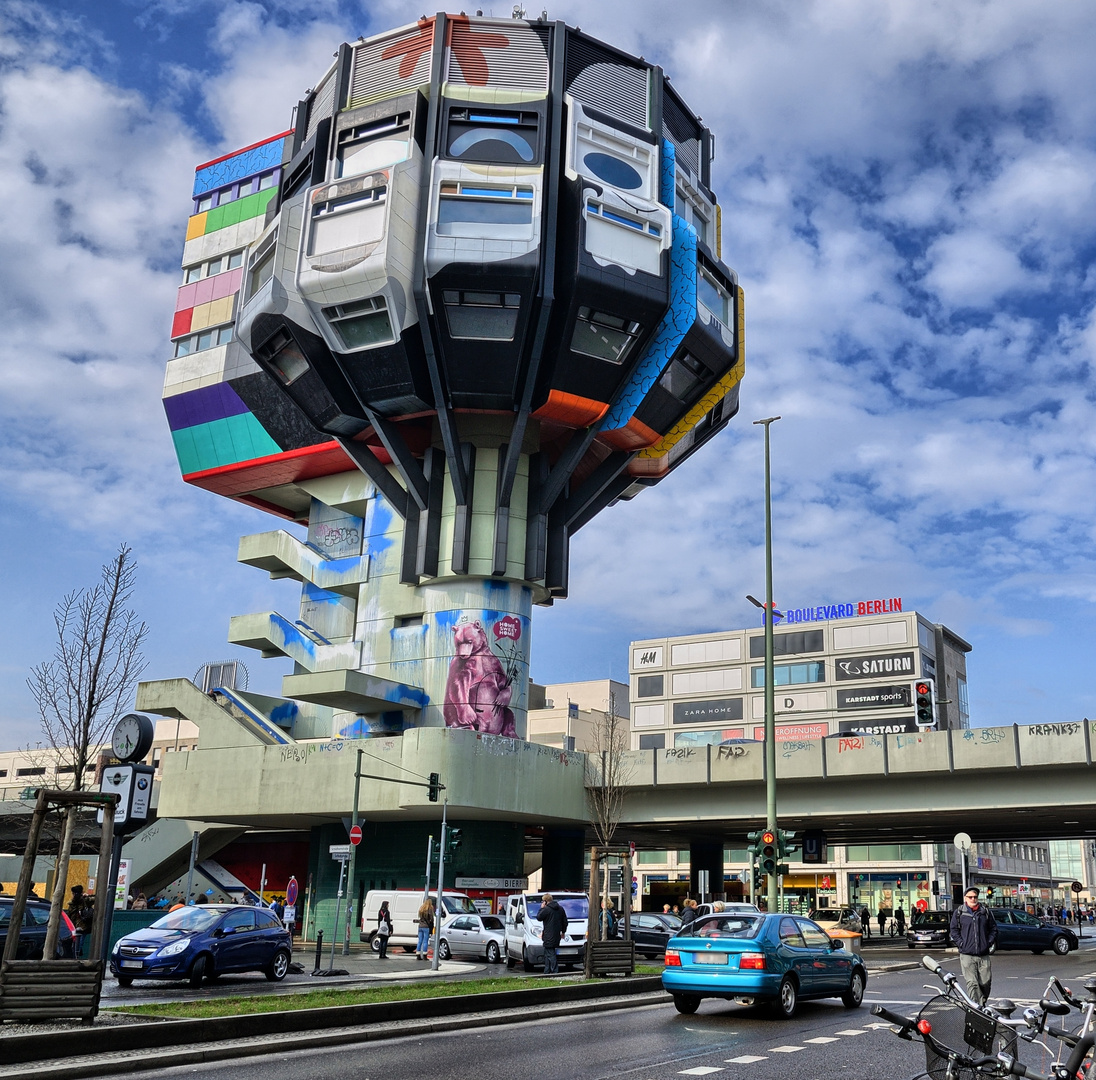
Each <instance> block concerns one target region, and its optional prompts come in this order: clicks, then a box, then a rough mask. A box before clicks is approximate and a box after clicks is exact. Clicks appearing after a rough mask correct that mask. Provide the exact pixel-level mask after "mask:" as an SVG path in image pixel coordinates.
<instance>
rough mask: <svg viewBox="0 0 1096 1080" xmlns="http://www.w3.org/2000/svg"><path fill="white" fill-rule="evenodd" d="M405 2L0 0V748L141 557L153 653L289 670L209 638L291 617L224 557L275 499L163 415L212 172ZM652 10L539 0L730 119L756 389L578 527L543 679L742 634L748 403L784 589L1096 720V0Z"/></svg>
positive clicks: (752, 569) (715, 124)
mask: <svg viewBox="0 0 1096 1080" xmlns="http://www.w3.org/2000/svg"><path fill="white" fill-rule="evenodd" d="M511 9H512V5H511V4H502V5H499V6H497V7H492V6H490V5H487V6H485V7H484V8H483V10H484V13H485V14H495V15H498V16H509V14H510V12H511ZM424 10H426V11H428V12H432V11H433V10H434V9H433V8H428V9H423V8H422V7H421V5H411V4H408V3H405V2H401V0H378V2H369V0H358V2H354V0H315V2H313V3H310V4H301V3H297V2H292V3H291V2H288V0H285V2H283V0H262V2H259V0H251V2H248V0H218V2H216V3H213V2H209V0H185V2H184V0H50V3H49V4H39V3H34V2H27V0H0V190H3V192H4V198H3V200H2V201H0V377H2V379H3V383H2V390H0V565H2V566H3V568H4V571H3V581H4V590H3V595H4V604H3V607H2V608H0V747H3V748H9V749H11V748H15V747H18V746H25V745H27V744H28V743H29V744H33V743H35V742H36V741H37V740H38V739H39V738H40V734H39V721H38V718H37V714H36V710H35V705H34V701H33V699H32V697H31V695H30V693H29V691H28V690H27V687H26V678H27V675H28V673H29V670H30V668H31V667H32V666H33V665H34V664H37V663H40V662H42V661H44V660H46V659H48V658H49V656H50V655H51V653H52V650H53V647H54V628H53V610H54V607H55V605H56V604H57V602H58V601H59V600H60V599H61V598H62V597H63V596H64V595H65V594H66V593H68V592H70V591H72V590H74V589H78V588H81V587H85V586H89V585H91V584H93V583H94V582H95V580H96V579H97V576H98V573H99V568H100V566H101V565H102V564H103V563H104V562H106V561H108V560H109V559H110V558H111V557H112V556H113V554H114V552H115V551H116V550H117V548H118V545H119V544H121V543H126V544H129V545H130V546H132V548H133V550H134V553H135V555H136V558H137V561H138V566H139V570H138V587H137V592H136V594H135V597H134V604H135V606H136V608H137V610H138V612H139V613H140V615H141V616H142V617H143V618H144V619H145V620H146V621H147V622H148V624H149V626H150V630H151V633H150V636H149V639H148V643H147V646H146V649H145V653H146V657H147V661H148V665H147V668H146V671H145V677H146V678H169V677H176V676H184V677H191V676H192V675H193V674H194V673H195V672H196V671H197V670H198V668H199V667H200V666H201V665H202V664H203V663H204V662H206V661H210V660H218V659H225V658H231V657H237V658H240V659H243V660H244V662H245V664H246V665H247V668H248V670H249V674H250V685H251V688H252V689H257V690H260V691H263V692H268V693H277V692H278V690H279V686H280V677H281V675H282V674H283V673H284V672H285V671H286V670H288V666H287V664H286V663H282V662H278V661H269V660H261V659H260V658H259V657H258V655H257V654H254V653H249V652H247V651H246V650H240V649H236V648H234V647H230V646H228V645H227V644H226V641H225V637H226V633H227V628H228V620H229V617H230V616H232V615H234V614H244V613H248V612H253V611H254V612H258V611H267V610H271V609H277V610H281V611H283V612H285V613H287V614H291V615H294V616H295V614H296V604H297V602H298V598H299V592H298V590H297V589H296V588H295V587H294V586H293V585H292V584H291V583H288V582H271V581H269V580H268V579H267V577H266V575H265V574H263V573H262V572H261V571H257V570H255V569H252V568H249V567H245V566H240V565H238V564H237V563H236V561H235V555H236V546H237V541H238V538H239V537H240V536H241V535H243V534H247V533H253V532H262V531H266V530H269V529H271V528H278V527H282V523H280V522H276V521H274V520H273V519H271V518H269V517H267V516H266V515H264V514H262V513H261V512H259V511H256V510H252V509H248V508H245V507H242V506H238V505H237V504H234V503H232V502H230V501H228V500H225V499H223V498H220V497H218V496H216V495H213V494H210V493H208V492H205V491H201V490H197V489H192V488H190V487H188V486H187V485H185V484H183V483H182V481H181V479H180V476H179V470H178V465H177V462H176V460H175V456H174V452H173V449H172V444H171V439H170V436H169V433H168V428H167V423H166V420H165V418H164V414H163V409H162V406H161V404H160V393H161V387H162V381H163V374H164V368H165V365H166V363H167V360H168V358H169V356H170V352H171V350H170V345H169V342H168V335H169V332H170V326H171V314H172V309H173V306H174V294H175V290H176V288H177V287H178V285H179V283H180V277H179V263H180V258H181V253H182V245H183V235H184V230H185V225H186V216H187V214H188V213H189V210H190V198H189V196H190V190H191V183H192V179H193V169H194V167H195V165H197V164H199V163H201V162H204V161H207V160H209V159H211V158H214V157H216V156H218V155H220V154H223V153H226V152H228V151H230V150H232V149H235V148H238V147H242V146H246V145H248V144H250V143H253V142H256V141H258V140H260V139H263V138H266V137H267V136H269V135H273V134H275V133H277V132H280V131H282V130H284V129H285V128H287V127H288V126H289V120H290V114H291V110H292V107H293V105H294V104H295V102H296V101H297V100H298V99H299V98H300V97H301V96H302V94H303V92H304V91H305V90H306V89H308V88H310V87H311V86H313V85H314V83H315V82H316V81H317V80H318V78H319V77H320V75H321V74H322V73H323V72H324V71H325V70H326V68H327V66H328V65H329V64H330V62H331V56H332V53H333V52H335V50H336V49H337V48H338V46H339V44H340V43H341V42H342V41H344V40H353V39H355V38H357V37H358V36H359V35H363V34H364V35H366V36H368V35H370V34H373V33H378V32H381V31H383V30H386V29H389V28H391V27H395V26H399V25H402V24H405V23H408V22H411V21H413V20H414V19H416V18H417V17H418V16H419V15H420V14H422V13H423V11H424ZM469 10H471V9H469ZM666 10H667V9H666V5H665V4H664V3H662V2H655V0H601V2H599V3H597V4H587V3H582V2H578V0H566V2H563V3H556V4H553V5H552V6H551V7H550V8H549V9H548V14H549V16H550V17H551V18H553V19H561V20H564V21H566V22H568V23H570V24H571V25H578V26H581V27H582V29H583V30H584V31H586V32H587V33H590V34H592V35H594V36H596V37H600V38H602V39H604V40H606V41H608V42H611V43H612V44H614V45H616V46H618V47H620V48H623V49H624V50H626V51H628V52H631V53H633V54H635V55H642V56H644V57H645V58H647V59H648V60H651V61H654V62H657V63H658V64H660V65H662V66H663V68H664V69H665V70H666V71H667V73H669V74H670V76H671V77H672V79H673V82H674V85H675V86H676V87H677V88H678V90H679V91H680V92H681V93H682V95H683V96H684V98H685V100H686V101H687V102H688V103H689V104H690V105H691V107H692V108H693V109H694V111H696V112H697V113H698V114H700V115H701V116H702V117H703V118H704V121H705V122H706V123H707V124H708V125H709V126H710V127H711V129H712V130H713V131H714V132H715V134H716V137H717V144H718V153H717V159H716V161H715V163H714V170H713V187H714V188H715V190H716V193H717V196H718V198H719V201H720V203H721V206H722V215H723V217H722V221H723V258H724V261H725V262H726V263H727V264H728V265H729V266H731V267H732V268H733V269H734V270H735V271H736V272H737V273H738V275H739V279H740V283H741V284H742V286H743V288H744V290H745V297H746V376H745V379H744V381H743V383H742V397H741V400H742V408H741V411H740V413H739V415H738V417H736V418H735V419H734V420H732V422H731V424H730V426H729V427H728V428H727V429H726V430H725V431H724V432H723V433H722V434H721V435H720V436H719V437H718V438H717V439H715V440H713V441H712V442H710V443H709V444H708V445H707V446H706V447H705V448H704V449H703V450H702V451H701V452H699V453H697V454H696V455H694V457H693V458H691V459H690V460H689V461H688V462H686V463H685V464H684V465H683V466H682V467H681V468H679V469H678V470H676V471H675V472H674V473H673V474H672V475H671V476H670V477H669V478H668V479H667V480H666V481H665V482H663V483H662V484H661V485H659V486H658V487H656V488H654V489H652V490H649V491H646V492H643V493H642V494H641V495H640V496H639V497H638V498H636V499H634V500H632V501H631V502H629V503H626V504H620V505H618V506H615V507H611V508H609V509H607V510H605V511H604V512H603V513H602V514H601V515H600V516H599V517H597V518H596V519H595V520H594V521H593V522H592V523H590V524H589V525H587V526H586V527H585V528H584V529H582V530H581V531H580V532H579V533H578V534H577V535H576V536H575V538H574V540H573V542H572V549H571V586H570V597H569V598H568V599H567V600H566V601H563V602H559V603H557V604H556V605H555V606H554V607H552V608H550V609H537V610H536V612H535V615H534V622H533V644H532V673H533V677H534V678H535V679H536V680H537V681H538V682H549V683H550V682H562V681H571V680H578V679H596V678H605V677H608V676H611V677H614V678H617V679H626V677H627V645H628V642H629V641H631V640H634V639H640V638H645V637H654V636H660V635H665V634H679V633H693V632H709V631H715V630H720V629H730V628H737V627H741V626H745V625H754V624H756V622H757V620H756V618H755V615H756V612H755V610H754V609H753V608H751V607H750V605H749V604H748V603H747V601H746V599H745V596H746V594H747V593H752V594H754V595H762V593H763V591H764V487H763V443H762V435H761V431H762V429H761V428H759V427H755V426H753V424H752V423H751V421H753V420H756V419H759V418H762V417H768V416H776V415H779V416H780V417H781V420H780V421H779V422H778V423H775V424H773V426H772V473H773V523H774V524H773V532H774V580H775V596H776V603H777V606H778V607H780V606H786V607H802V606H813V605H817V604H827V603H845V602H848V601H856V600H860V599H871V598H876V597H891V596H901V597H902V598H903V604H904V608H905V609H906V610H912V609H916V610H918V611H921V612H923V613H924V614H926V615H927V616H928V617H929V618H930V619H931V620H933V621H936V622H943V623H945V624H946V625H948V626H949V627H950V628H951V629H953V630H954V631H955V632H956V633H958V634H959V635H960V636H961V637H963V638H965V639H966V640H967V641H969V642H970V643H971V645H972V646H973V652H972V653H971V654H970V656H968V660H967V666H968V676H969V681H970V686H969V693H970V705H971V713H972V722H973V723H975V724H1011V723H1028V722H1051V721H1057V720H1077V719H1080V718H1081V717H1082V716H1085V715H1088V714H1089V713H1094V714H1096V706H1094V705H1093V704H1092V703H1091V696H1092V686H1093V679H1092V676H1091V671H1092V668H1093V641H1094V633H1096V606H1094V604H1096V560H1094V553H1093V547H1094V539H1096V499H1094V495H1096V386H1094V378H1093V357H1094V350H1096V314H1094V311H1096V273H1094V271H1093V267H1092V260H1093V255H1094V253H1096V213H1094V210H1096V205H1094V204H1096V191H1094V178H1096V66H1094V65H1093V64H1092V62H1091V56H1092V54H1093V49H1094V47H1096V6H1094V5H1092V4H1091V3H1088V2H1084V0H1061V2H1059V3H1058V4H1055V5H1046V4H1045V3H1035V2H1034V0H993V2H982V0H946V2H933V0H825V2H822V0H767V2H764V3H760V4H758V3H756V2H749V3H747V2H740V0H678V2H677V3H675V4H674V5H673V10H674V13H675V17H674V19H673V20H672V25H668V24H667V19H666ZM539 12H540V5H537V9H536V11H533V10H532V9H531V10H530V14H531V15H537V14H539Z"/></svg>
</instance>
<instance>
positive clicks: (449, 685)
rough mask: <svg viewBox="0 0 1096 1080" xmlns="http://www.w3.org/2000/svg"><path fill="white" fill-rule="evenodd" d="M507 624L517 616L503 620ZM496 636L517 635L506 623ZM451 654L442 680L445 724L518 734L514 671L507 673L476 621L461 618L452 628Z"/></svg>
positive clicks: (491, 732) (513, 735) (489, 732)
mask: <svg viewBox="0 0 1096 1080" xmlns="http://www.w3.org/2000/svg"><path fill="white" fill-rule="evenodd" d="M502 622H505V623H507V624H509V623H515V624H516V623H517V620H516V619H511V618H507V619H505V620H502ZM499 625H501V624H497V625H496V636H498V637H503V636H505V637H507V638H509V639H510V640H511V641H513V640H514V639H515V638H516V637H517V636H518V635H520V633H521V630H520V624H518V629H517V633H514V632H513V631H511V630H510V627H509V625H507V627H506V629H505V630H504V631H503V633H501V634H500V633H499V632H498V626H499ZM453 648H454V656H453V659H452V661H451V662H450V664H449V678H448V679H447V680H446V683H445V704H444V706H443V710H442V711H443V713H444V715H445V726H446V727H462V728H472V730H474V731H482V732H484V733H485V734H488V735H508V736H510V738H517V728H516V727H515V725H514V713H513V710H512V709H511V708H510V700H511V698H512V696H513V674H512V673H510V674H508V673H507V671H506V670H505V669H504V668H503V666H502V662H501V661H500V660H499V658H498V657H497V656H496V655H495V654H494V653H493V652H492V651H491V646H490V644H489V643H488V641H487V632H486V631H485V630H484V629H483V624H482V623H479V622H462V623H458V624H457V626H455V627H454V628H453Z"/></svg>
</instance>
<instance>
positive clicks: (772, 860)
mask: <svg viewBox="0 0 1096 1080" xmlns="http://www.w3.org/2000/svg"><path fill="white" fill-rule="evenodd" d="M758 858H759V860H760V863H761V872H762V873H763V874H769V875H770V876H774V875H775V874H776V859H777V854H776V833H774V832H772V831H771V830H769V829H766V830H765V831H764V832H763V833H762V834H761V852H760V854H759V856H758Z"/></svg>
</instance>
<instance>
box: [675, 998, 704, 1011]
mask: <svg viewBox="0 0 1096 1080" xmlns="http://www.w3.org/2000/svg"><path fill="white" fill-rule="evenodd" d="M674 1008H675V1009H677V1011H678V1012H679V1013H681V1014H682V1015H684V1016H692V1015H693V1013H695V1012H696V1010H697V1009H699V1008H700V998H698V997H696V996H694V995H693V994H674Z"/></svg>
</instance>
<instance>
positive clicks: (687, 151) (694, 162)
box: [662, 84, 704, 178]
mask: <svg viewBox="0 0 1096 1080" xmlns="http://www.w3.org/2000/svg"><path fill="white" fill-rule="evenodd" d="M664 85H665V84H664ZM662 133H663V135H664V136H665V137H666V138H667V139H669V140H670V142H672V143H673V144H674V150H675V151H676V152H677V160H678V162H680V163H681V164H682V165H683V166H684V167H685V168H686V169H688V170H689V171H690V172H691V173H692V174H693V176H695V177H697V178H699V177H700V140H701V138H703V135H704V130H703V128H701V126H700V124H699V123H698V122H697V121H696V120H695V119H694V118H693V117H692V115H690V113H689V111H688V109H686V108H685V106H684V105H683V104H682V102H681V99H680V98H679V97H678V96H677V94H675V93H674V91H673V90H671V89H670V87H669V86H666V87H665V93H664V94H663V97H662Z"/></svg>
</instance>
